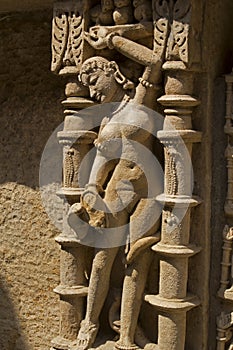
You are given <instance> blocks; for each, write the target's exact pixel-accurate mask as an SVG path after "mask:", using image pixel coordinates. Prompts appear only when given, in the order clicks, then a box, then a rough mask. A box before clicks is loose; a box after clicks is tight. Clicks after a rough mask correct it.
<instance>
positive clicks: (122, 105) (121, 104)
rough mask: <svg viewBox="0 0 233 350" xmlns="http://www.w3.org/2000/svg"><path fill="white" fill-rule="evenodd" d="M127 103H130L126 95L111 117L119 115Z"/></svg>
mask: <svg viewBox="0 0 233 350" xmlns="http://www.w3.org/2000/svg"><path fill="white" fill-rule="evenodd" d="M129 101H130V96H128V95H126V96H124V98H123V100H122V102H121V103H120V105H119V106H118V107H117V109H116V110H115V111H113V112H112V113H111V117H113V116H114V115H116V114H119V113H120V112H122V110H123V109H124V108H125V107H126V106H127V104H128V103H129Z"/></svg>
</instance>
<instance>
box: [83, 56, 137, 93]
mask: <svg viewBox="0 0 233 350" xmlns="http://www.w3.org/2000/svg"><path fill="white" fill-rule="evenodd" d="M96 70H102V71H104V72H105V73H106V74H109V75H110V74H113V76H114V78H115V80H116V82H117V83H118V84H120V85H122V87H123V89H124V90H132V89H134V83H133V82H132V81H130V80H128V79H127V78H126V77H125V76H124V75H123V74H122V73H121V71H120V69H119V67H118V65H117V63H116V62H115V61H108V60H107V59H106V58H104V57H101V56H95V57H91V58H88V59H87V60H86V61H84V62H83V64H82V67H81V70H80V72H79V76H78V79H79V81H80V82H82V75H83V74H91V73H93V72H95V71H96Z"/></svg>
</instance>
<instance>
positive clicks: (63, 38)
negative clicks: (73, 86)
mask: <svg viewBox="0 0 233 350" xmlns="http://www.w3.org/2000/svg"><path fill="white" fill-rule="evenodd" d="M87 4H88V2H87V1H76V2H64V3H62V2H59V3H56V4H55V6H54V15H53V26H52V65H51V70H52V71H53V72H55V73H58V71H59V70H60V69H61V68H62V66H63V67H67V66H68V67H71V66H73V67H77V68H79V67H80V65H81V64H82V62H83V57H82V56H83V53H84V30H85V28H84V13H85V12H86V10H87V8H88V6H87Z"/></svg>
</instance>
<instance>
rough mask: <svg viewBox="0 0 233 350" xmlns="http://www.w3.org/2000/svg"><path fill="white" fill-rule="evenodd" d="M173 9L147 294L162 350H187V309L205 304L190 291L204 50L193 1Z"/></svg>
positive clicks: (195, 249)
mask: <svg viewBox="0 0 233 350" xmlns="http://www.w3.org/2000/svg"><path fill="white" fill-rule="evenodd" d="M168 8H169V13H170V16H169V17H166V16H167V14H166V13H164V17H165V18H168V19H167V22H168V23H169V25H170V35H169V37H168V43H167V50H166V59H167V62H165V64H164V65H163V70H164V72H165V93H166V95H164V96H162V97H160V98H159V99H158V101H159V102H160V103H161V104H162V105H163V106H164V107H165V110H164V113H165V120H164V127H163V130H162V131H160V132H159V133H158V137H159V139H160V140H161V142H162V143H163V145H164V148H165V188H164V194H163V195H161V196H159V197H157V199H158V200H159V201H160V202H161V203H162V204H163V205H164V210H163V215H162V230H161V241H160V242H159V243H158V244H157V245H156V246H154V247H153V248H152V249H153V250H154V251H155V252H157V253H158V254H159V255H160V280H159V294H158V295H155V296H153V295H146V297H145V299H146V300H147V301H148V302H149V303H150V304H152V305H154V306H155V307H156V308H157V309H158V310H159V319H158V346H159V349H160V350H167V349H171V350H182V349H184V348H185V333H186V313H187V311H189V310H190V309H192V308H193V307H195V306H197V305H199V304H200V301H199V300H198V298H197V297H196V296H194V295H191V294H189V293H188V292H187V281H188V259H189V258H190V257H191V256H193V255H195V254H197V253H198V252H199V251H200V249H201V248H200V247H197V246H195V245H194V244H191V243H190V242H189V236H190V213H191V209H192V208H193V207H195V206H197V205H198V204H199V203H200V201H199V199H198V198H195V197H193V196H192V164H191V157H192V147H193V143H196V142H200V141H201V134H200V132H197V131H194V130H192V120H191V116H192V111H193V108H194V107H196V106H197V105H198V104H199V101H198V100H197V99H196V98H194V97H193V96H192V93H193V80H194V73H195V71H194V70H195V68H194V67H195V66H196V63H197V56H196V54H197V53H198V52H200V50H197V51H196V52H195V53H194V51H195V49H194V46H193V45H194V44H193V43H194V41H195V40H194V37H193V31H194V27H195V16H197V13H196V9H195V7H193V6H192V4H191V2H190V1H185V2H180V1H177V2H176V1H174V2H172V1H170V2H168ZM160 15H161V14H160ZM171 18H172V20H171ZM199 30H200V29H199ZM195 46H198V45H197V43H195Z"/></svg>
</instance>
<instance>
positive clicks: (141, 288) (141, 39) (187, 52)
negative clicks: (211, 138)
mask: <svg viewBox="0 0 233 350" xmlns="http://www.w3.org/2000/svg"><path fill="white" fill-rule="evenodd" d="M199 33H200V27H199V16H197V5H195V4H193V3H192V1H190V0H182V1H181V0H153V1H147V0H133V1H129V0H114V1H113V0H101V1H94V0H93V1H91V0H76V1H67V2H66V1H64V2H59V3H55V5H54V18H53V32H52V71H53V72H55V73H59V74H61V75H65V76H66V77H67V81H68V83H67V86H66V97H67V99H66V100H65V101H63V105H64V106H65V108H66V109H65V121H64V129H63V131H61V132H59V134H58V137H59V141H60V143H61V144H62V145H63V148H64V152H63V155H64V162H63V166H64V169H63V173H64V176H63V185H62V189H61V191H60V192H59V195H60V196H62V198H64V229H63V232H62V233H61V234H60V236H58V237H57V238H56V241H57V242H58V243H59V244H60V245H61V267H60V268H61V283H60V285H59V286H58V287H57V288H56V289H55V292H56V293H58V294H59V296H60V303H61V315H60V320H61V322H60V333H59V336H58V337H56V338H55V339H54V340H53V341H52V349H54V350H55V349H60V350H67V349H70V350H87V349H91V348H92V347H93V346H95V348H96V347H97V348H98V346H99V349H122V350H123V349H124V350H131V349H151V350H153V349H158V348H159V349H160V350H168V348H171V347H170V346H171V344H173V345H172V348H171V349H172V350H182V349H184V346H185V329H186V313H187V312H188V311H189V310H190V309H192V308H193V307H196V306H198V305H199V303H200V301H199V299H198V298H197V297H196V296H195V295H191V294H188V292H187V281H188V273H187V271H188V258H189V257H191V256H193V255H195V254H197V253H198V252H199V251H200V249H201V248H200V247H196V246H195V245H194V244H191V243H190V242H189V230H190V213H191V208H192V207H194V206H197V205H199V203H200V201H199V200H197V199H196V198H195V199H194V198H193V197H192V186H191V177H192V174H191V163H190V162H189V161H188V159H189V158H190V157H191V154H192V146H193V143H195V142H200V139H201V135H200V133H198V132H196V131H194V130H192V122H191V115H192V110H193V108H194V107H195V106H196V105H198V104H199V101H198V100H197V99H195V98H194V97H192V90H193V83H192V82H193V77H194V73H193V71H194V69H197V66H196V65H197V63H199V62H200V49H199V40H198V38H199ZM163 81H165V86H163ZM159 104H161V105H162V106H163V107H165V112H164V113H165V118H164V125H162V123H160V124H159V126H158V125H157V126H156V125H155V111H156V110H158V108H159V107H158V105H159ZM90 106H91V108H87V110H85V111H84V110H83V108H85V107H90ZM93 106H94V107H93ZM109 106H110V107H109ZM156 127H157V129H156ZM154 130H156V133H155V134H154ZM157 131H159V132H157ZM159 142H160V143H159ZM161 144H163V148H164V161H163V160H162V161H161V163H162V167H164V168H165V169H164V173H165V175H163V173H162V175H161V173H160V172H159V171H158V168H156V167H155V166H154V167H153V162H152V161H151V159H152V158H151V155H152V157H158V158H161V159H163V155H162V154H161V150H162V146H161ZM142 148H143V151H142ZM91 150H92V151H93V150H95V151H94V152H93V153H92V154H93V156H92V157H90V158H88V159H89V162H86V167H85V169H87V170H86V172H85V181H83V179H82V181H81V180H80V169H81V168H82V163H83V162H84V160H85V159H86V158H87V157H88V154H89V153H90V151H91ZM148 169H149V173H150V174H152V175H148ZM161 177H162V182H161V181H160V180H161ZM164 177H165V178H164ZM163 182H164V183H165V186H164V188H163ZM151 184H153V186H151ZM163 192H164V193H163ZM174 207H175V210H174ZM106 232H107V234H106ZM160 232H161V233H160ZM90 266H91V268H90ZM158 270H159V273H158ZM153 271H156V273H154V274H153ZM154 280H155V283H154ZM152 285H153V287H152ZM149 313H151V314H152V315H153V319H154V320H155V322H154V323H153V325H149V324H147V320H148V316H149ZM101 315H102V317H105V323H104V322H103V321H102V317H101ZM157 318H158V321H156V320H157ZM106 319H107V321H108V322H107V323H108V326H106ZM110 327H111V328H112V331H114V333H111V332H110ZM106 330H107V331H106ZM108 333H109V334H110V335H108Z"/></svg>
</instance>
